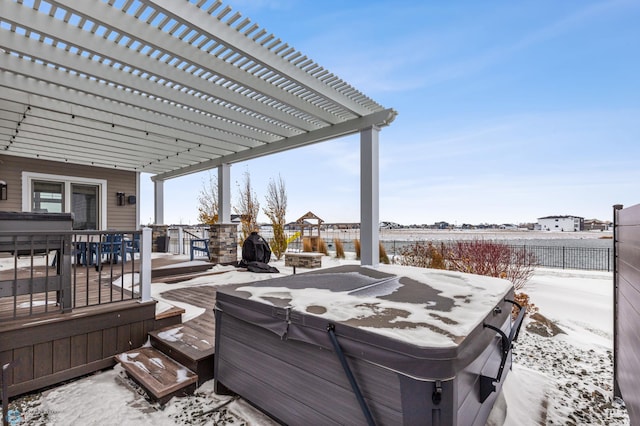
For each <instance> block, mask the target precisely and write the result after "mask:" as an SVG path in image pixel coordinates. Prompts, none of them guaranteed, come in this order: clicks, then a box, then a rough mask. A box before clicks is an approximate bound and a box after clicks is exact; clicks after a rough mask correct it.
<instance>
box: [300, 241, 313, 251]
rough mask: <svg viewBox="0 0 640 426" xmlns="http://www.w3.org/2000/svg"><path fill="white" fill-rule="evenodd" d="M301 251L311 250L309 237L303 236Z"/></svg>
mask: <svg viewBox="0 0 640 426" xmlns="http://www.w3.org/2000/svg"><path fill="white" fill-rule="evenodd" d="M302 251H304V252H307V253H309V252H312V251H313V245H312V244H311V238H303V239H302Z"/></svg>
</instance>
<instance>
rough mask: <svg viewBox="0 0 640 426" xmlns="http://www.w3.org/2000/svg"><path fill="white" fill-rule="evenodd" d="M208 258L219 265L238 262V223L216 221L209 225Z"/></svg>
mask: <svg viewBox="0 0 640 426" xmlns="http://www.w3.org/2000/svg"><path fill="white" fill-rule="evenodd" d="M209 260H211V262H213V263H216V264H218V263H219V264H221V265H230V264H235V263H237V262H238V225H235V224H233V223H216V224H214V225H211V226H210V227H209Z"/></svg>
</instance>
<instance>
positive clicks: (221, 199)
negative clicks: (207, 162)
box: [218, 164, 231, 223]
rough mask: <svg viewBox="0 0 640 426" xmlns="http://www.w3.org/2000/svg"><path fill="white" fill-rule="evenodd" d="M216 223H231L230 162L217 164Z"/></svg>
mask: <svg viewBox="0 0 640 426" xmlns="http://www.w3.org/2000/svg"><path fill="white" fill-rule="evenodd" d="M218 223H231V164H221V165H220V166H218Z"/></svg>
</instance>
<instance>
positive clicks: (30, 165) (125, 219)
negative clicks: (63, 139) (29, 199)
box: [0, 155, 140, 230]
mask: <svg viewBox="0 0 640 426" xmlns="http://www.w3.org/2000/svg"><path fill="white" fill-rule="evenodd" d="M0 172H1V176H0V178H1V179H2V180H4V181H6V182H7V189H8V191H7V200H3V201H0V211H16V212H19V211H22V172H32V173H44V174H51V175H61V176H74V177H80V178H89V179H104V180H106V181H107V194H106V200H107V206H106V207H107V208H106V212H107V229H122V230H130V229H135V228H136V227H137V223H136V209H137V208H138V204H137V203H136V204H128V203H125V205H124V206H118V205H117V199H116V192H124V193H125V195H126V197H128V196H129V195H136V198H137V199H138V200H139V198H140V197H139V196H138V195H139V194H136V179H137V173H136V172H130V171H126V170H114V169H107V168H103V167H93V166H84V165H79V164H68V163H59V162H55V161H47V160H36V159H31V158H22V157H14V156H7V155H0Z"/></svg>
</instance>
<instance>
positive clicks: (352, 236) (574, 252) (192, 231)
mask: <svg viewBox="0 0 640 426" xmlns="http://www.w3.org/2000/svg"><path fill="white" fill-rule="evenodd" d="M181 228H182V229H181ZM169 233H170V235H171V244H170V249H169V252H171V253H173V254H188V253H189V247H190V242H191V240H192V239H194V238H208V237H209V230H208V228H206V227H202V226H184V227H172V228H170V230H169ZM285 233H286V235H287V237H289V236H291V235H293V234H294V231H287V232H285ZM260 234H261V235H262V236H263V237H265V238H266V239H267V240H269V239H270V238H271V234H270V231H269V230H268V229H265V230H262V231H261V232H260ZM359 237H360V235H359V230H358V229H345V230H328V231H323V232H322V238H323V239H324V240H325V242H326V244H327V247H328V250H329V252H332V251H334V250H335V247H334V244H333V241H334V240H336V239H337V240H340V241H341V242H342V244H343V247H344V251H345V252H354V251H355V247H354V240H356V239H359ZM381 242H382V244H383V246H384V248H385V250H386V252H387V255H388V256H389V258H390V259H392V260H393V259H394V258H396V257H398V256H399V255H400V254H401V252H402V247H403V246H407V245H410V244H416V243H421V244H426V243H427V241H424V240H420V241H406V240H382V241H381ZM437 242H438V241H434V243H437ZM445 243H446V242H445ZM497 243H499V244H504V245H506V246H508V247H510V248H512V249H524V250H527V251H529V252H531V253H533V254H534V255H535V256H536V259H537V261H538V264H539V266H542V267H546V268H561V269H582V270H593V271H609V272H610V271H613V248H612V247H570V246H550V245H535V244H527V245H523V244H509V243H505V242H504V241H497ZM301 245H302V244H301V242H300V239H298V240H295V241H293V242H292V243H291V244H290V245H289V248H288V249H289V250H291V251H297V250H301V249H302V247H301ZM330 254H331V253H330Z"/></svg>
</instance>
